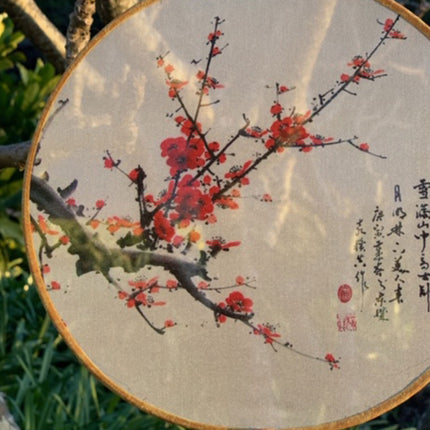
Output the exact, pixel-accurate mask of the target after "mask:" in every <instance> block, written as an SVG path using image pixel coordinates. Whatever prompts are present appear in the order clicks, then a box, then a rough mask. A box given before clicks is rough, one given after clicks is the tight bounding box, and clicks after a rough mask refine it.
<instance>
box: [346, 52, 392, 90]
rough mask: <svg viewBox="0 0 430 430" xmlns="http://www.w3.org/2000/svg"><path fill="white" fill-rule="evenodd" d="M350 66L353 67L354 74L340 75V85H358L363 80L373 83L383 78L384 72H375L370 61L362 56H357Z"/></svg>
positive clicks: (378, 70)
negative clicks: (350, 83) (351, 83)
mask: <svg viewBox="0 0 430 430" xmlns="http://www.w3.org/2000/svg"><path fill="white" fill-rule="evenodd" d="M348 66H350V67H352V69H353V70H354V73H353V74H351V75H349V74H348V73H342V74H341V75H340V84H341V85H342V84H345V83H347V82H353V83H355V84H358V83H359V82H360V80H361V79H369V80H371V81H373V80H375V79H376V78H379V77H381V76H383V73H384V70H383V69H377V70H373V69H372V68H371V67H370V63H369V61H367V60H366V59H365V58H363V57H362V56H361V55H356V56H355V57H353V58H352V60H351V61H350V62H349V63H348Z"/></svg>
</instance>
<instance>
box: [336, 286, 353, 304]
mask: <svg viewBox="0 0 430 430" xmlns="http://www.w3.org/2000/svg"><path fill="white" fill-rule="evenodd" d="M337 297H339V300H340V301H341V302H342V303H348V302H349V301H350V300H351V297H352V288H351V287H350V286H349V285H348V284H342V285H341V286H340V287H339V288H338V290H337Z"/></svg>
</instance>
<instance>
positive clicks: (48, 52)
mask: <svg viewBox="0 0 430 430" xmlns="http://www.w3.org/2000/svg"><path fill="white" fill-rule="evenodd" d="M0 8H3V9H4V11H5V12H6V13H7V14H8V15H9V17H10V18H11V19H12V20H13V21H14V23H15V25H16V27H17V28H18V29H20V30H21V31H22V32H23V33H24V34H25V35H26V37H28V38H29V39H30V40H31V41H32V42H33V43H34V45H35V46H37V47H38V48H39V49H40V50H41V51H42V52H43V54H44V55H45V56H46V59H47V60H48V61H49V62H51V63H52V64H53V65H54V66H55V68H56V70H57V72H58V73H62V72H63V71H64V69H65V67H66V49H65V46H66V39H65V38H64V36H63V35H62V34H61V33H60V31H59V30H58V29H57V28H56V27H55V26H54V25H53V24H52V22H51V21H50V20H49V19H48V18H47V17H46V16H45V15H44V14H43V13H42V11H41V10H40V9H39V8H38V6H37V5H36V3H35V2H34V1H33V0H0Z"/></svg>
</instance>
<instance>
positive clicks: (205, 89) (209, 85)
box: [196, 70, 224, 95]
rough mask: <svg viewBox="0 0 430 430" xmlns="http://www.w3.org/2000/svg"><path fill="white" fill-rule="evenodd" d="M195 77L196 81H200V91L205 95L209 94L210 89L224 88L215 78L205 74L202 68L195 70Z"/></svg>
mask: <svg viewBox="0 0 430 430" xmlns="http://www.w3.org/2000/svg"><path fill="white" fill-rule="evenodd" d="M196 78H197V80H198V81H200V82H202V85H203V86H202V89H201V91H202V93H203V94H205V95H207V94H209V90H210V89H213V90H215V89H217V88H224V85H222V84H220V83H219V82H218V80H217V79H215V78H213V77H211V76H208V75H206V74H205V72H204V71H203V70H199V71H198V72H197V75H196Z"/></svg>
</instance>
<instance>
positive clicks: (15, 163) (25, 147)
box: [0, 141, 31, 169]
mask: <svg viewBox="0 0 430 430" xmlns="http://www.w3.org/2000/svg"><path fill="white" fill-rule="evenodd" d="M30 146H31V141H26V142H22V143H14V144H12V145H2V146H0V169H2V168H4V167H18V168H20V169H23V168H24V166H25V161H26V159H27V155H28V151H29V150H30Z"/></svg>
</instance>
